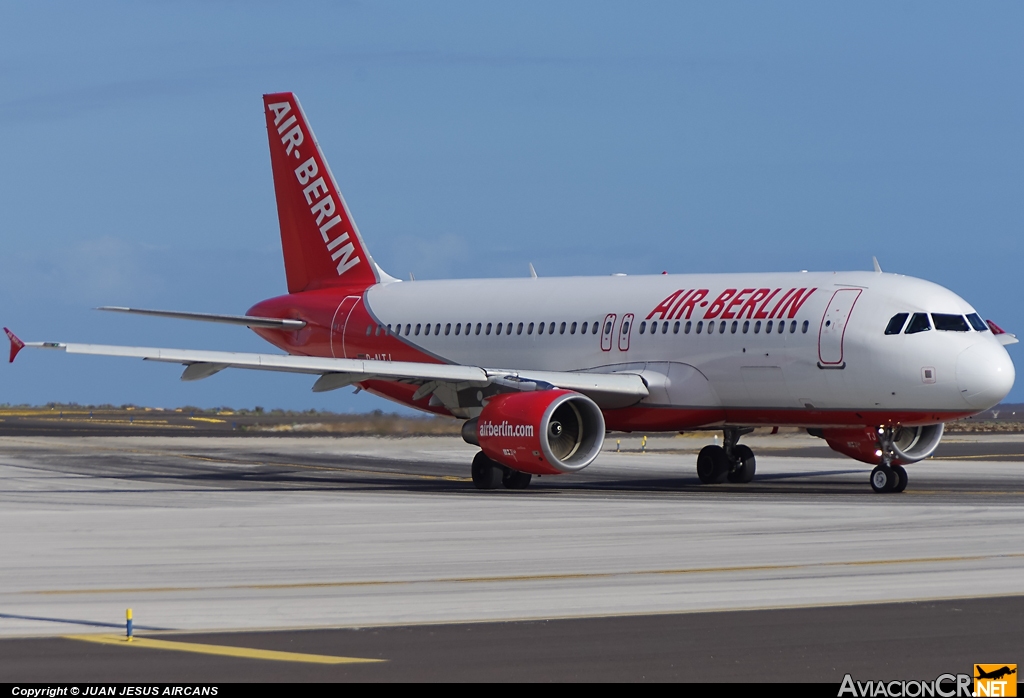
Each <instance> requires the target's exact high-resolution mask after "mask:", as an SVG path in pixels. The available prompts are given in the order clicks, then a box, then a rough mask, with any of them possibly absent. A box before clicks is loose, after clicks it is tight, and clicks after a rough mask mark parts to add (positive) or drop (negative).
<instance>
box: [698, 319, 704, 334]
mask: <svg viewBox="0 0 1024 698" xmlns="http://www.w3.org/2000/svg"><path fill="white" fill-rule="evenodd" d="M703 328H704V321H703V320H699V321H698V322H697V334H700V331H701V330H702V329H703Z"/></svg>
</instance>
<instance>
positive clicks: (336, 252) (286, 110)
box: [267, 102, 359, 276]
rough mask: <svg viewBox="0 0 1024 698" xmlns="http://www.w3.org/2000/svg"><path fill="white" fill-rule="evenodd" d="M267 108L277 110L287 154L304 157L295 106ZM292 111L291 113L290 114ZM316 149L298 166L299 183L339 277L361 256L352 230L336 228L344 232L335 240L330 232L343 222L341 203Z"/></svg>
mask: <svg viewBox="0 0 1024 698" xmlns="http://www.w3.org/2000/svg"><path fill="white" fill-rule="evenodd" d="M267 109H269V110H270V111H272V112H273V113H274V126H275V127H276V128H277V133H278V135H280V136H281V145H283V146H284V147H285V154H287V155H291V156H292V157H294V158H295V159H296V160H301V159H302V156H301V155H300V153H299V146H300V145H302V144H303V143H304V142H305V141H306V136H305V134H304V133H303V131H302V123H301V122H298V118H297V115H296V114H292V113H291V112H292V105H291V104H290V103H289V102H277V103H275V104H268V105H267ZM289 114H291V115H290V116H289ZM297 122H298V123H297ZM312 151H313V156H312V157H310V158H308V159H306V160H305V161H303V162H302V164H300V165H299V166H298V167H297V168H295V178H296V179H297V180H298V182H299V186H301V187H303V189H302V194H303V195H304V196H305V197H306V203H307V204H309V206H310V208H309V212H310V214H311V215H314V216H316V225H317V227H319V228H320V235H322V236H323V238H324V243H325V244H326V245H327V251H328V252H330V253H331V259H332V260H334V261H336V262H337V263H338V276H341V275H342V274H344V273H345V272H347V271H348V270H349V269H351V268H352V267H354V266H356V265H357V264H359V255H356V254H354V252H355V245H353V243H352V240H351V231H346V230H344V229H343V228H342V229H340V231H335V232H341V234H340V235H338V236H337V237H335V238H334V239H331V236H330V235H328V231H329V230H330V229H331V228H333V227H334V226H336V225H338V224H339V223H342V222H343V221H342V217H341V214H340V212H339V205H338V203H336V202H335V200H334V196H333V195H332V194H331V193H330V191H329V190H328V184H327V181H326V180H325V179H324V175H320V165H319V164H318V163H317V158H316V148H315V147H314V148H313V149H312ZM307 152H309V151H307ZM325 175H326V173H325ZM326 176H328V177H329V176H330V175H326ZM345 243H347V244H345Z"/></svg>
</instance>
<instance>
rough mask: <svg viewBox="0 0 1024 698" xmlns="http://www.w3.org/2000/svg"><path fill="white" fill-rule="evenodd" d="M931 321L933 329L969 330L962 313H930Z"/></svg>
mask: <svg viewBox="0 0 1024 698" xmlns="http://www.w3.org/2000/svg"><path fill="white" fill-rule="evenodd" d="M932 322H933V323H935V329H937V330H942V331H944V332H970V331H971V329H970V328H969V327H968V326H967V321H966V320H964V316H963V315H944V314H943V313H932Z"/></svg>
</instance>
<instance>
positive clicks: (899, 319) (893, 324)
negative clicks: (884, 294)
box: [885, 313, 910, 334]
mask: <svg viewBox="0 0 1024 698" xmlns="http://www.w3.org/2000/svg"><path fill="white" fill-rule="evenodd" d="M908 317H910V313H896V314H895V315H893V316H892V319H891V320H889V324H888V325H886V327H885V333H886V334H899V333H900V332H902V331H903V325H904V324H906V322H907V318H908Z"/></svg>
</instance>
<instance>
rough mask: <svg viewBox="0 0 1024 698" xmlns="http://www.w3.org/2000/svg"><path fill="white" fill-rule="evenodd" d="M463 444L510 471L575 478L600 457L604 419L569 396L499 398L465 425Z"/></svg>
mask: <svg viewBox="0 0 1024 698" xmlns="http://www.w3.org/2000/svg"><path fill="white" fill-rule="evenodd" d="M474 423H475V424H474ZM463 438H464V439H466V441H469V442H470V443H475V444H476V445H478V446H480V448H481V449H482V450H483V452H484V454H485V455H486V456H487V457H488V458H490V459H491V460H493V461H496V462H498V463H500V464H502V465H504V466H506V467H509V468H512V469H513V470H518V471H520V472H523V473H530V474H532V475H558V474H560V473H574V472H576V471H578V470H582V469H583V468H585V467H587V466H588V465H590V464H591V463H593V462H594V459H595V458H597V455H598V454H599V453H600V452H601V446H602V445H603V444H604V415H602V414H601V409H600V408H599V407H598V406H597V405H596V404H595V403H594V401H593V400H591V399H590V398H588V397H587V396H585V395H581V394H580V393H576V392H572V391H571V390H557V389H556V390H540V391H536V392H529V393H503V394H501V395H496V396H494V397H493V398H491V399H490V400H489V401H488V402H487V404H486V405H484V409H483V411H482V412H481V413H480V416H479V417H478V418H477V419H473V420H470V421H469V422H467V423H466V425H465V427H463Z"/></svg>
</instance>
